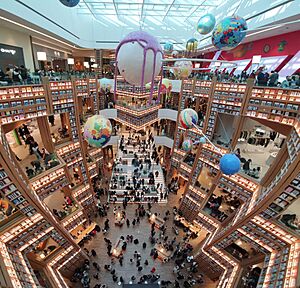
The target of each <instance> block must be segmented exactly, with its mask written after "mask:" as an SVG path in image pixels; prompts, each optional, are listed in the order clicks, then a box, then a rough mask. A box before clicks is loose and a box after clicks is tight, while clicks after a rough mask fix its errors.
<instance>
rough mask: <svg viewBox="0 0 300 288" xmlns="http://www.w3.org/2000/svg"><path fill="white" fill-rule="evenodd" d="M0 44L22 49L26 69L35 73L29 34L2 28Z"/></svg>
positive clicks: (0, 27)
mask: <svg viewBox="0 0 300 288" xmlns="http://www.w3.org/2000/svg"><path fill="white" fill-rule="evenodd" d="M0 43H3V44H7V45H12V46H17V47H22V48H23V54H24V61H25V67H26V68H27V69H30V71H34V65H33V59H32V51H31V45H30V37H29V35H28V34H25V33H23V32H19V31H16V30H12V29H9V28H7V27H4V26H2V25H1V26H0Z"/></svg>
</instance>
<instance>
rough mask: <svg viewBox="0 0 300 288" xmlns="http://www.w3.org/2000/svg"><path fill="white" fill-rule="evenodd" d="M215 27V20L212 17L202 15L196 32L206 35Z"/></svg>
mask: <svg viewBox="0 0 300 288" xmlns="http://www.w3.org/2000/svg"><path fill="white" fill-rule="evenodd" d="M215 25H216V18H215V16H214V15H212V14H210V13H208V14H205V15H203V16H202V17H201V18H200V19H199V21H198V24H197V31H198V32H199V33H200V34H202V35H206V34H208V33H210V32H211V31H212V30H213V29H214V27H215Z"/></svg>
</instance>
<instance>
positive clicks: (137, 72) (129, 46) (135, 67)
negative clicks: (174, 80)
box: [117, 41, 162, 86]
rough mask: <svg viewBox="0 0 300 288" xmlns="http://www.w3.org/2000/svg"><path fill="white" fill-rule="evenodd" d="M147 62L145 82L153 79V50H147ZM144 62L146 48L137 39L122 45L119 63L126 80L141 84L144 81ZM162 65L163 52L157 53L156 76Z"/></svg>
mask: <svg viewBox="0 0 300 288" xmlns="http://www.w3.org/2000/svg"><path fill="white" fill-rule="evenodd" d="M145 56H146V62H145V73H144V82H143V83H142V84H143V85H144V84H145V83H148V82H151V81H152V74H153V63H154V53H153V51H152V50H150V49H149V50H147V51H146V55H145ZM143 62H144V48H143V47H142V46H141V45H140V44H139V43H138V42H136V41H132V42H129V43H126V44H123V45H122V46H121V47H120V50H119V53H118V57H117V65H118V68H119V71H120V74H121V75H122V76H123V77H124V78H125V80H126V81H127V82H128V83H130V84H132V85H138V86H140V85H141V81H142V72H143ZM161 65H162V54H161V53H157V54H156V61H155V71H154V77H156V76H157V75H158V74H159V72H160V68H161Z"/></svg>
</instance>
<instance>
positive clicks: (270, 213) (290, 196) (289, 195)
mask: <svg viewBox="0 0 300 288" xmlns="http://www.w3.org/2000/svg"><path fill="white" fill-rule="evenodd" d="M299 197H300V174H298V175H297V177H296V178H295V179H293V180H292V181H291V183H290V184H289V185H288V186H286V187H285V189H284V190H283V192H282V193H281V194H280V195H279V196H278V197H277V198H276V199H275V200H274V201H273V202H272V203H271V204H270V205H269V207H268V208H267V209H266V210H265V211H263V212H262V215H263V216H264V217H265V218H266V219H270V218H274V217H277V216H278V215H279V214H280V213H282V212H283V211H284V210H286V209H287V208H288V207H289V206H290V205H291V204H292V203H293V202H294V201H296V200H297V199H298V198H299Z"/></svg>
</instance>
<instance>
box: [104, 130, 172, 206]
mask: <svg viewBox="0 0 300 288" xmlns="http://www.w3.org/2000/svg"><path fill="white" fill-rule="evenodd" d="M160 149H161V148H160V147H158V148H157V147H156V145H155V144H154V137H153V136H152V133H151V132H150V133H149V135H148V137H147V139H146V138H145V137H144V139H142V135H141V134H139V133H137V134H129V136H128V137H127V138H125V137H124V135H122V137H121V139H120V143H119V151H120V153H119V155H118V157H116V160H115V162H114V167H113V175H112V178H111V185H110V196H111V199H112V201H113V202H116V201H117V200H118V198H117V190H120V189H121V190H124V191H123V195H124V196H125V197H124V200H123V201H125V202H129V201H133V202H137V201H153V202H158V201H160V200H166V199H167V195H168V192H167V191H166V190H165V189H164V184H163V183H161V182H160V181H158V180H157V179H158V177H159V175H160V173H163V174H164V172H160V171H159V170H160V169H159V167H160V166H159V164H160V158H159V152H160ZM126 155H131V156H133V157H131V156H130V157H129V158H128V159H129V160H130V161H131V163H130V164H131V166H132V167H133V171H132V174H131V175H130V176H129V175H128V173H127V172H128V171H127V170H128V169H127V166H126V167H125V168H124V167H123V160H124V158H125V156H126ZM127 164H128V163H127ZM123 168H124V169H125V170H126V171H125V170H124V169H123ZM162 171H163V170H162ZM162 176H164V175H162Z"/></svg>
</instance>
